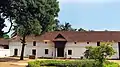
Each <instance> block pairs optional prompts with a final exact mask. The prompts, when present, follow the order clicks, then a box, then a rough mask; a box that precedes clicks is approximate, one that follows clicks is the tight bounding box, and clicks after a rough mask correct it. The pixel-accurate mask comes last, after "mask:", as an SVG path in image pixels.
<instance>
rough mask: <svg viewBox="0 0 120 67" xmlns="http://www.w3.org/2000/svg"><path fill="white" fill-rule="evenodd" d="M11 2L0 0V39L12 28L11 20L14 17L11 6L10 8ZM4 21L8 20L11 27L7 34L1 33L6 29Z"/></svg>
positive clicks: (10, 0)
mask: <svg viewBox="0 0 120 67" xmlns="http://www.w3.org/2000/svg"><path fill="white" fill-rule="evenodd" d="M11 2H12V0H1V1H0V37H3V35H4V34H7V33H9V32H10V30H11V28H12V19H13V17H14V15H13V13H12V6H11ZM5 19H8V20H9V22H10V23H11V26H10V28H9V30H8V31H7V32H4V31H3V28H4V27H6V25H5V24H4V22H5Z"/></svg>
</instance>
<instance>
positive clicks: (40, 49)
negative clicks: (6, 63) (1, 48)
mask: <svg viewBox="0 0 120 67" xmlns="http://www.w3.org/2000/svg"><path fill="white" fill-rule="evenodd" d="M9 44H10V45H9V48H10V52H11V53H10V55H11V56H13V55H14V49H18V56H20V54H21V48H22V45H21V42H10V43H9ZM53 47H54V44H53V43H52V42H48V43H47V44H45V43H44V42H36V46H33V42H27V45H26V46H25V50H24V56H26V57H28V56H29V55H32V49H36V57H52V53H53V54H54V48H53ZM45 49H48V54H45Z"/></svg>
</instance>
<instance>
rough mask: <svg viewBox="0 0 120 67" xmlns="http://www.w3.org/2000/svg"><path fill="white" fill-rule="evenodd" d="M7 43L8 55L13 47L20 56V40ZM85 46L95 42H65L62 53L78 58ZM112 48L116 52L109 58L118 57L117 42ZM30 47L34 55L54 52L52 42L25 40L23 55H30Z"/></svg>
mask: <svg viewBox="0 0 120 67" xmlns="http://www.w3.org/2000/svg"><path fill="white" fill-rule="evenodd" d="M9 44H10V45H9V48H10V56H13V55H14V49H18V56H20V54H21V47H22V45H21V42H10V43H9ZM86 46H97V42H89V44H87V42H76V44H75V43H74V42H67V43H66V46H65V49H64V53H65V52H66V53H67V58H70V57H71V58H80V57H81V56H84V52H85V50H86V49H85V47H86ZM113 48H114V49H115V51H116V52H117V53H116V54H115V55H114V56H112V57H111V58H119V51H118V43H114V45H113ZM32 49H36V54H37V55H36V57H52V53H53V56H54V54H55V48H54V43H53V42H48V43H47V44H45V43H44V42H37V43H36V46H33V42H27V45H26V46H25V53H24V56H29V55H32ZM45 49H48V51H49V52H48V54H45ZM68 50H72V55H68ZM56 52H57V50H56ZM56 54H57V53H56Z"/></svg>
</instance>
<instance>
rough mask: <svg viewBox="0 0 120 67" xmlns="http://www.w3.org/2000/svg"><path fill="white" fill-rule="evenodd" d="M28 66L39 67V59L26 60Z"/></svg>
mask: <svg viewBox="0 0 120 67" xmlns="http://www.w3.org/2000/svg"><path fill="white" fill-rule="evenodd" d="M28 67H40V61H31V62H28Z"/></svg>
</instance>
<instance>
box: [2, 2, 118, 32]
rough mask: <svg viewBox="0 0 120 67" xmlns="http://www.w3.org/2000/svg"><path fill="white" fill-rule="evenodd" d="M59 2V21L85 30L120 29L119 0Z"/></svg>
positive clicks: (5, 29)
mask: <svg viewBox="0 0 120 67" xmlns="http://www.w3.org/2000/svg"><path fill="white" fill-rule="evenodd" d="M59 4H60V12H59V17H58V18H59V20H60V23H65V22H69V23H70V24H71V25H72V27H73V28H84V29H86V30H89V29H90V30H100V31H101V30H106V29H107V30H111V31H113V30H114V31H116V30H120V0H59ZM6 23H7V26H8V27H9V26H10V24H8V22H6ZM8 27H6V28H4V31H7V30H8Z"/></svg>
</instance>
